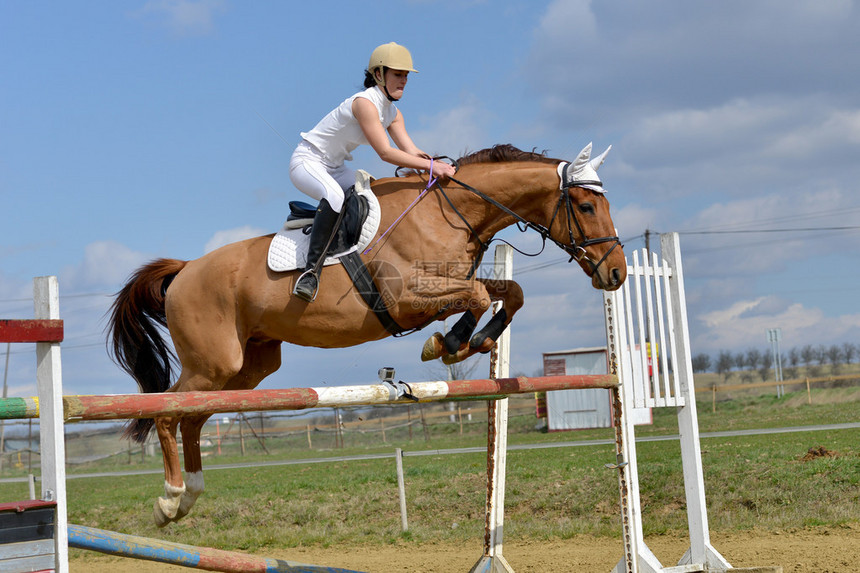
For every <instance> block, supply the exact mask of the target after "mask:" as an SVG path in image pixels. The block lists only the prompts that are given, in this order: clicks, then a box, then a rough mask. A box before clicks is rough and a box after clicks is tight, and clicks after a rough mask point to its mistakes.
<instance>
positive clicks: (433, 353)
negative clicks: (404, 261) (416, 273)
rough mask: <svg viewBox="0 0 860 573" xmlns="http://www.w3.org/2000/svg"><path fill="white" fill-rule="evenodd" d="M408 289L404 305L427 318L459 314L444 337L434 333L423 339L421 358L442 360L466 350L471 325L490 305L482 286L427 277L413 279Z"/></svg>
mask: <svg viewBox="0 0 860 573" xmlns="http://www.w3.org/2000/svg"><path fill="white" fill-rule="evenodd" d="M412 286H413V288H412V289H411V290H410V291H409V295H410V298H409V300H408V301H407V304H409V305H411V307H412V308H413V309H420V310H421V311H422V312H423V313H427V314H430V316H433V315H434V314H437V313H439V312H442V313H443V314H444V317H445V318H447V317H448V316H451V315H454V314H458V313H461V312H462V316H461V317H460V319H459V320H458V321H457V322H456V323H455V324H454V326H453V327H452V328H451V330H450V331H448V333H447V334H445V335H443V334H442V333H440V332H436V333H434V334H433V336H431V337H430V338H429V339H427V342H425V343H424V348H423V349H422V352H421V359H422V360H424V361H428V360H435V359H436V358H443V360H444V359H445V358H446V357H450V356H455V355H457V354H458V353H460V352H462V351H463V350H467V349H468V345H469V338H470V337H471V336H472V332H473V331H474V330H475V326H476V325H477V324H478V321H479V320H480V319H481V316H483V315H484V313H485V312H486V311H487V309H489V308H490V303H491V302H492V301H491V299H490V295H489V293H488V292H487V289H486V287H485V286H484V284H483V283H482V282H481V281H477V280H463V279H453V278H450V277H438V276H429V275H427V276H422V277H420V278H419V279H417V280H415V281H414V283H413V285H412ZM454 361H455V362H456V361H457V360H454Z"/></svg>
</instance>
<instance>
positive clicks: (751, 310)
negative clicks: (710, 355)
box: [691, 296, 860, 352]
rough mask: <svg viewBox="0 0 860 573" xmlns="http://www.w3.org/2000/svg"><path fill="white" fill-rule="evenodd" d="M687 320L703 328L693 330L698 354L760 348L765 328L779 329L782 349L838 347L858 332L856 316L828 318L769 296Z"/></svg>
mask: <svg viewBox="0 0 860 573" xmlns="http://www.w3.org/2000/svg"><path fill="white" fill-rule="evenodd" d="M691 321H694V322H697V323H701V324H702V325H704V328H703V329H699V328H696V329H694V330H696V331H697V332H699V334H698V335H696V336H694V338H693V342H692V344H693V347H694V348H695V349H697V351H701V352H715V351H717V350H722V349H737V348H744V347H762V346H764V345H765V344H766V341H765V340H766V339H765V333H766V332H767V330H768V329H769V328H780V329H782V335H783V340H784V342H785V344H784V346H785V347H786V348H788V347H790V346H799V345H803V344H807V343H809V341H815V343H816V344H839V343H842V342H845V341H846V340H853V339H855V338H856V337H857V335H858V333H860V314H847V315H843V316H840V317H836V318H833V317H828V316H825V314H824V313H823V312H822V311H821V309H819V308H808V307H806V306H804V305H802V304H799V303H793V304H786V303H785V302H784V301H781V300H779V299H777V298H776V297H771V296H766V297H759V298H756V299H753V300H737V301H735V302H733V303H731V304H729V305H728V306H727V307H725V308H721V309H717V310H712V311H710V312H705V313H702V314H700V315H698V316H695V317H691ZM691 329H692V327H691Z"/></svg>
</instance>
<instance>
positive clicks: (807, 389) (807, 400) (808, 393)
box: [806, 376, 812, 406]
mask: <svg viewBox="0 0 860 573" xmlns="http://www.w3.org/2000/svg"><path fill="white" fill-rule="evenodd" d="M806 403H807V404H809V405H810V406H811V405H812V392H810V390H809V376H807V377H806Z"/></svg>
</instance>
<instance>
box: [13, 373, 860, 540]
mask: <svg viewBox="0 0 860 573" xmlns="http://www.w3.org/2000/svg"><path fill="white" fill-rule="evenodd" d="M813 397H814V400H813V404H812V405H807V404H806V393H805V392H803V393H802V394H788V395H786V396H785V397H783V398H782V399H776V398H775V397H770V396H759V397H755V398H748V399H744V400H733V401H730V402H723V403H720V404H719V405H718V408H717V411H716V413H712V412H711V404H710V402H707V401H704V402H701V403H699V419H700V427H701V431H702V432H713V431H720V430H737V429H752V428H773V427H786V426H806V425H813V424H833V423H844V422H858V421H860V414H858V403H860V389H855V388H842V389H828V390H815V391H814V396H813ZM675 419H676V418H675V416H674V413H673V412H671V411H669V412H666V411H660V410H655V417H654V424H653V425H652V426H642V427H639V428H637V431H638V435H640V436H647V435H673V434H676V433H677V424H676V422H675ZM533 425H534V418H533V417H529V416H523V417H516V418H514V419H513V420H512V423H511V431H510V436H509V443H510V444H519V443H536V442H552V441H566V440H588V439H599V438H608V437H611V433H610V431H608V430H588V431H578V432H559V433H550V434H546V433H541V432H537V431H535V430H534V429H533ZM448 426H450V427H448V428H447V429H445V430H443V429H441V428H436V427H435V426H434V427H433V428H432V430H431V431H432V434H433V439H432V442H430V443H429V444H427V443H425V442H424V440H423V436H422V435H421V432H420V431H419V432H416V433H415V435H414V436H413V440H412V441H409V440H408V439H401V438H398V437H397V436H396V435H394V434H392V435H389V439H388V441H389V443H388V444H381V443H376V444H365V445H362V446H355V447H347V448H343V449H338V450H333V451H330V452H324V453H320V452H316V453H313V454H310V453H309V452H308V450H307V447H306V444H305V448H304V449H300V450H295V451H292V452H291V453H290V455H286V453H284V454H283V455H282V454H277V455H276V454H272V455H269V456H266V455H264V454H263V453H262V452H261V451H260V452H256V451H254V449H253V448H252V447H251V446H250V445H249V448H248V452H247V454H246V455H245V456H238V455H236V454H229V455H224V456H221V457H219V458H217V460H210V462H209V463H219V464H221V463H230V462H250V461H254V460H259V461H271V460H272V459H273V457H278V459H283V458H290V457H292V458H304V457H320V456H323V455H352V454H363V453H371V452H391V451H392V450H393V448H394V447H401V448H403V449H404V450H406V451H410V450H412V451H414V450H420V449H427V448H432V449H444V448H449V447H452V448H460V447H466V446H482V445H484V444H485V438H484V437H483V436H482V435H481V434H482V432H481V431H480V429H479V427H478V426H479V425H476V427H475V428H473V431H469V432H467V433H465V434H464V435H462V436H461V435H459V432H458V431H456V430H455V429H453V427H454V426H456V425H455V424H449V425H448ZM858 437H860V430H857V429H843V430H833V431H815V432H812V431H801V432H793V433H785V434H771V435H759V436H744V437H731V438H705V439H703V442H702V454H703V464H704V470H705V484H706V491H707V499H708V506H709V512H710V522H711V528H712V529H718V530H721V531H744V530H751V529H754V528H755V529H768V530H781V529H791V528H802V527H807V526H818V525H826V526H839V525H841V524H847V523H853V522H857V521H860V440H858ZM398 440H399V441H398ZM267 442H268V440H267ZM377 442H378V440H377ZM270 445H271V450H273V451H278V448H277V447H276V443H275V442H274V440H272V442H271V444H270ZM347 446H349V443H347ZM810 449H813V453H811V454H810ZM638 451H639V471H640V477H641V482H642V483H641V495H642V501H643V511H644V514H645V515H644V526H645V531H646V534H655V533H664V532H677V531H683V530H685V529H686V513H685V507H684V491H683V482H682V477H681V467H680V447H679V444H678V442H677V441H661V442H643V443H641V444H639V446H638ZM612 461H614V450H613V449H612V447H611V446H596V445H595V446H584V447H564V448H550V449H540V450H515V451H511V452H509V454H508V473H507V493H506V497H507V499H506V529H505V534H506V537H507V538H518V539H526V540H536V541H540V540H552V539H566V538H569V537H571V536H574V535H577V534H580V533H588V534H594V535H599V536H614V537H618V536H620V517H619V502H618V489H617V479H616V474H615V473H613V472H612V471H611V470H607V469H605V468H604V464H606V463H608V462H612ZM404 465H405V474H406V489H407V506H408V512H409V524H410V529H409V531H408V532H407V533H402V532H401V531H400V517H399V506H398V500H397V482H396V475H395V468H394V462H393V460H391V459H381V460H362V461H349V462H335V461H333V462H325V463H318V464H308V465H289V466H270V467H256V468H251V469H231V470H227V469H224V470H210V471H208V472H207V473H206V486H207V488H206V492H205V494H204V495H203V496H202V497H201V498H200V500H199V501H198V503H197V505H196V506H195V508H194V510H193V512H192V513H191V514H190V515H189V516H188V517H186V518H185V519H184V520H183V521H181V522H179V523H177V524H173V525H171V526H170V527H169V528H167V529H165V530H160V531H157V530H156V528H155V526H154V525H153V524H152V518H151V507H152V503H153V501H154V499H155V497H156V496H158V495H161V494H162V493H163V492H162V483H163V481H162V477H161V476H160V475H130V476H122V477H108V478H85V479H71V480H69V481H68V495H69V500H70V502H69V519H70V521H71V522H73V523H79V524H84V525H89V526H93V527H98V528H103V529H109V530H114V531H121V532H128V533H135V534H138V535H143V536H150V537H160V538H164V539H169V540H173V541H178V542H181V543H189V544H193V545H194V544H196V545H200V544H202V545H207V546H210V547H218V548H224V549H242V550H250V551H258V550H261V549H269V548H289V547H301V546H328V545H331V544H355V545H361V544H371V543H375V544H378V543H380V542H383V543H388V544H410V543H433V542H452V541H453V542H457V541H465V540H472V541H473V540H475V539H478V538H480V537H481V536H482V535H483V522H484V501H485V485H484V480H485V467H486V455H485V454H483V453H479V454H457V455H428V456H420V457H419V456H410V457H407V458H405V460H404ZM159 466H160V458H159V459H158V460H154V461H148V462H146V463H145V464H136V465H134V466H133V469H144V468H153V469H157V468H158V467H159ZM111 469H122V470H128V469H130V467H129V466H128V465H127V464H126V465H119V464H118V462H117V461H116V460H112V461H106V462H101V463H94V464H91V465H88V466H86V467H82V468H78V469H76V470H75V471H88V472H92V471H96V470H111ZM73 473H74V472H73ZM25 497H26V486H25V485H24V484H20V483H6V484H2V485H0V501H11V500H16V499H24V498H25Z"/></svg>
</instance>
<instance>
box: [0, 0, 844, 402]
mask: <svg viewBox="0 0 860 573" xmlns="http://www.w3.org/2000/svg"><path fill="white" fill-rule="evenodd" d="M858 29H860V9H858V6H857V4H856V3H855V2H852V1H848V0H810V1H795V2H790V3H789V2H781V1H775V0H774V1H755V2H749V1H734V0H729V1H723V2H686V1H681V0H674V1H668V0H657V1H653V2H648V3H642V2H634V1H632V0H627V1H624V0H621V1H615V2H599V3H598V2H589V1H587V0H566V1H560V0H559V1H553V2H547V1H535V2H528V3H526V2H505V1H499V2H485V1H468V0H467V1H463V0H452V1H445V0H442V1H432V0H426V1H418V0H415V1H411V2H409V1H406V2H363V3H361V7H360V8H358V5H357V4H355V3H354V2H301V3H299V2H237V1H228V0H220V1H218V0H211V1H190V0H188V1H183V0H153V1H143V0H141V1H127V2H113V1H101V2H96V1H91V2H75V3H55V2H4V3H2V4H0V61H1V62H2V69H3V71H4V74H3V75H4V80H3V81H2V82H0V214H2V215H0V218H1V219H0V220H2V225H0V317H4V318H28V317H31V316H32V304H31V303H30V300H29V299H30V298H31V296H32V294H31V293H32V277H34V276H39V275H48V274H53V275H58V276H59V279H60V289H61V290H60V292H61V314H62V316H63V318H64V319H65V321H66V342H65V343H64V347H63V366H64V378H65V384H66V391H67V393H126V392H135V391H136V386H135V385H134V383H133V382H132V381H131V380H130V379H129V378H128V377H127V376H126V375H125V374H124V373H122V372H121V371H120V370H119V369H118V368H117V367H115V366H114V365H113V364H112V363H111V362H110V361H109V360H108V358H107V354H106V352H105V348H104V333H103V329H104V320H103V317H104V314H105V312H106V311H107V307H108V306H109V304H110V301H111V298H110V295H111V294H112V293H114V292H116V291H117V290H119V288H120V287H121V285H122V283H123V281H124V280H125V278H126V277H127V276H128V275H129V273H130V272H132V271H133V270H134V269H135V268H136V267H137V266H139V265H140V264H142V263H144V262H146V261H147V260H149V259H151V258H154V257H160V256H166V257H174V258H182V259H192V258H196V257H199V256H201V255H202V254H204V252H206V251H207V250H209V249H211V248H214V247H215V246H218V245H220V244H224V243H226V242H229V241H231V240H237V239H240V238H244V237H247V236H253V235H256V234H264V233H268V232H272V231H274V230H277V229H278V228H279V227H280V225H281V223H282V221H283V219H284V217H285V215H286V204H287V202H288V201H289V200H292V199H302V198H303V196H301V194H300V193H298V192H297V191H296V190H295V189H294V188H293V187H292V185H291V183H290V181H289V176H288V169H287V167H288V161H289V155H290V153H291V152H292V148H293V146H294V145H295V143H296V142H297V141H298V133H299V132H300V131H302V130H305V129H308V128H310V127H312V126H313V125H314V124H315V123H316V121H317V120H318V119H319V118H320V117H322V116H323V115H324V114H325V113H326V112H328V111H329V109H331V108H332V107H334V106H335V105H337V104H338V103H339V102H340V101H342V100H343V99H344V98H345V97H347V96H349V95H350V94H352V93H353V92H355V91H356V90H357V89H358V88H359V86H360V83H361V81H362V70H363V68H364V66H366V65H367V59H368V57H369V54H370V52H371V51H372V49H373V48H374V47H375V46H376V45H378V44H381V43H384V42H389V41H396V42H398V43H401V44H404V45H406V46H408V47H409V48H410V49H411V51H412V54H413V58H414V60H415V65H416V67H417V69H419V70H420V73H419V74H413V75H412V76H410V82H409V86H408V87H407V90H406V95H405V97H404V99H403V101H402V102H401V104H400V109H401V110H402V111H403V113H404V115H405V117H406V121H407V126H408V128H409V131H410V133H411V135H412V137H413V139H414V140H415V141H416V143H418V145H419V146H420V147H422V148H423V149H425V150H426V151H429V152H433V153H439V154H445V155H449V156H459V155H461V154H463V152H465V151H468V150H477V149H481V148H484V147H488V146H490V145H493V144H495V143H508V142H509V143H513V144H514V145H516V146H518V147H520V148H523V149H532V148H537V149H539V150H544V149H546V150H548V152H549V155H551V156H553V157H559V158H573V157H574V156H575V154H576V152H578V151H579V150H580V149H581V148H582V147H583V146H584V145H585V144H587V143H588V142H589V141H594V144H595V147H596V148H598V149H600V150H602V149H603V148H605V147H606V146H607V145H609V144H612V145H613V150H612V152H611V153H610V155H609V157H608V159H607V162H606V164H605V165H604V166H603V168H602V169H601V175H602V177H603V180H604V182H605V184H606V187H607V188H608V189H609V195H608V197H609V199H610V202H611V203H612V207H613V213H614V219H615V222H616V225H617V226H618V228H619V233H620V235H621V236H622V238H623V239H624V240H625V243H626V249H627V250H628V252H630V251H632V250H633V249H635V248H641V247H642V246H643V244H644V241H643V234H644V232H645V230H646V229H650V230H651V231H653V232H656V233H659V232H668V231H679V232H681V233H682V235H681V242H682V243H681V244H682V250H683V253H684V262H685V271H686V274H687V300H688V303H689V318H690V328H691V335H692V339H693V352H694V353H698V352H704V353H708V354H711V355H716V353H717V352H719V351H720V350H732V351H740V350H745V349H747V348H749V347H757V348H760V349H766V348H768V343H767V340H766V335H765V331H766V329H768V328H773V327H780V328H781V329H782V332H783V342H782V344H783V347H784V348H789V347H791V346H800V345H804V344H831V343H838V344H841V343H843V342H858V341H860V336H858V335H860V309H859V308H858V306H860V305H858V302H857V294H858V290H860V270H858V269H860V265H858V262H860V257H858V254H857V253H858V252H859V251H860V249H858V247H860V229H858V227H860V197H858V193H857V188H858V183H857V182H858V181H860V161H858V159H860V97H858V95H860V93H858V92H860V89H858V88H860V69H858V68H860V60H858V58H857V57H856V54H857V53H860V46H858V44H859V43H860V40H858V35H857V33H856V31H857V30H858ZM267 124H268V125H267ZM270 126H271V127H270ZM275 132H277V133H275ZM354 166H356V167H363V168H365V169H368V170H369V171H371V172H372V173H373V174H374V175H376V176H377V177H381V176H387V175H390V174H392V172H393V170H392V169H391V168H390V167H389V166H387V165H385V164H382V163H381V162H379V160H378V159H376V158H375V157H374V155H373V153H372V152H370V151H368V150H365V151H362V152H360V153H358V154H356V161H355V162H354ZM833 227H848V229H841V230H818V231H806V230H804V231H793V232H783V231H779V230H783V229H821V228H825V229H831V228H833ZM715 231H719V232H726V231H728V233H725V234H702V233H713V232H715ZM762 231H768V232H762ZM774 231H779V232H774ZM506 237H507V238H509V239H512V240H513V241H514V242H515V244H516V245H517V246H519V247H522V248H524V249H530V248H534V247H536V246H537V238H536V237H534V236H529V235H520V234H518V233H513V232H511V233H509V234H508V235H506ZM655 243H656V240H655ZM566 260H567V259H566V257H564V256H563V254H562V253H561V252H559V251H556V250H548V251H547V252H546V253H544V254H543V255H541V256H540V257H538V258H536V259H526V258H523V257H517V258H516V261H515V264H516V268H515V273H516V276H515V278H516V279H517V280H519V281H520V282H521V283H522V284H523V286H524V289H525V292H526V307H525V308H524V309H523V310H522V311H521V312H520V314H519V315H518V317H517V319H516V321H515V323H514V327H513V330H512V339H513V343H512V351H513V356H512V368H513V369H514V371H516V372H521V373H525V374H529V375H532V374H535V373H537V372H538V371H539V369H540V365H541V352H544V351H550V350H559V349H565V348H572V347H578V346H591V345H596V344H602V343H603V341H604V333H603V326H602V312H601V306H600V305H601V302H600V295H599V293H597V291H594V290H593V289H591V287H590V286H589V281H588V280H587V279H586V278H585V277H584V275H583V274H582V273H581V271H580V270H579V269H578V268H576V267H574V266H572V265H567V264H566ZM430 333H431V331H430V330H429V329H428V330H427V331H426V332H425V333H421V334H416V335H412V336H410V337H406V338H403V339H399V340H388V341H384V342H381V343H375V344H368V345H362V346H359V347H357V348H354V349H345V350H326V351H322V350H315V349H304V348H298V347H292V346H286V345H285V347H284V366H283V367H282V369H281V370H280V371H279V372H278V373H276V374H274V375H273V376H271V377H270V378H269V379H267V380H266V381H265V382H264V383H263V387H289V386H321V385H340V384H349V383H368V382H372V381H374V380H375V377H376V370H377V368H379V367H380V366H383V365H389V364H391V365H394V366H396V367H397V368H398V374H399V376H400V377H402V378H403V379H406V380H413V381H415V380H426V379H434V378H438V377H441V376H442V375H443V371H442V369H441V368H440V367H439V366H428V365H426V364H422V363H420V362H419V360H418V355H419V353H420V348H421V344H422V343H423V340H424V338H425V337H426V335H429V334H430ZM2 351H5V348H2V349H0V352H2ZM34 362H35V357H34V351H33V349H32V347H27V346H20V347H17V346H16V347H13V353H12V355H11V359H10V370H9V387H10V390H9V393H10V395H30V394H32V393H34V392H35V386H34V383H33V372H34V369H35V368H34ZM485 372H486V368H485V365H479V366H478V367H477V368H476V370H475V372H474V374H475V375H478V376H483V375H484V373H485Z"/></svg>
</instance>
